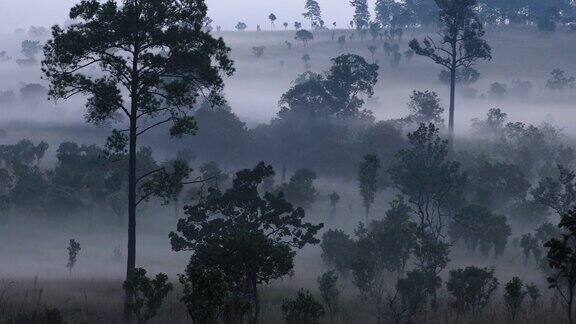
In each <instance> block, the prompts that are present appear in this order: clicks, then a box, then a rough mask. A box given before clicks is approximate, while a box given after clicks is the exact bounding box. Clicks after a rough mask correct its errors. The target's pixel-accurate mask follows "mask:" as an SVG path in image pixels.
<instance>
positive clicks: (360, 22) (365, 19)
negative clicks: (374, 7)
mask: <svg viewBox="0 0 576 324" xmlns="http://www.w3.org/2000/svg"><path fill="white" fill-rule="evenodd" d="M350 5H352V7H354V20H353V21H354V25H355V26H356V29H357V30H358V32H359V33H360V37H362V39H364V35H365V33H366V30H367V29H368V27H369V26H370V12H369V11H368V1H367V0H351V1H350Z"/></svg>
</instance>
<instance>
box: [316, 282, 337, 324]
mask: <svg viewBox="0 0 576 324" xmlns="http://www.w3.org/2000/svg"><path fill="white" fill-rule="evenodd" d="M337 282H338V275H337V274H336V273H335V272H334V271H328V272H325V273H323V274H322V275H321V276H320V277H318V288H319V290H320V294H321V295H322V301H323V302H324V305H325V306H326V309H327V310H328V316H330V322H333V321H334V316H335V315H336V314H337V313H338V308H339V305H338V297H339V295H340V292H339V291H338V287H337V285H336V284H337Z"/></svg>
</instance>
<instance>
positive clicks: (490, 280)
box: [446, 267, 498, 314]
mask: <svg viewBox="0 0 576 324" xmlns="http://www.w3.org/2000/svg"><path fill="white" fill-rule="evenodd" d="M496 288H498V279H496V278H495V277H494V269H488V268H477V267H466V268H465V269H455V270H450V278H449V279H448V282H447V283H446V289H447V290H448V292H449V293H450V294H451V295H452V296H453V297H454V299H455V301H454V306H455V307H456V309H458V310H459V311H461V312H472V313H475V314H477V313H479V312H480V311H481V310H482V309H484V307H486V305H488V303H489V302H490V298H491V297H492V294H493V293H494V291H495V290H496Z"/></svg>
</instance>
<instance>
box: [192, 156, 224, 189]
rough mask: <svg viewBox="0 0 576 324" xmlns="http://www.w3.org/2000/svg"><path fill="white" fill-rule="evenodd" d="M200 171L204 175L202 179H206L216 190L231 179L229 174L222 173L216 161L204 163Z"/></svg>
mask: <svg viewBox="0 0 576 324" xmlns="http://www.w3.org/2000/svg"><path fill="white" fill-rule="evenodd" d="M199 170H200V173H201V174H202V179H206V180H207V181H208V183H209V184H211V185H212V186H214V187H215V188H221V186H222V185H223V184H224V183H225V182H226V181H228V179H229V178H230V176H229V175H228V174H227V173H225V172H224V171H222V169H221V168H220V165H219V164H218V162H216V161H210V162H206V163H203V164H202V165H201V166H200V168H199Z"/></svg>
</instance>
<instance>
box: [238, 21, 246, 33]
mask: <svg viewBox="0 0 576 324" xmlns="http://www.w3.org/2000/svg"><path fill="white" fill-rule="evenodd" d="M235 28H236V30H238V31H245V30H246V28H248V25H246V24H245V23H243V22H241V21H240V22H238V23H237V24H236V27H235Z"/></svg>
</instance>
